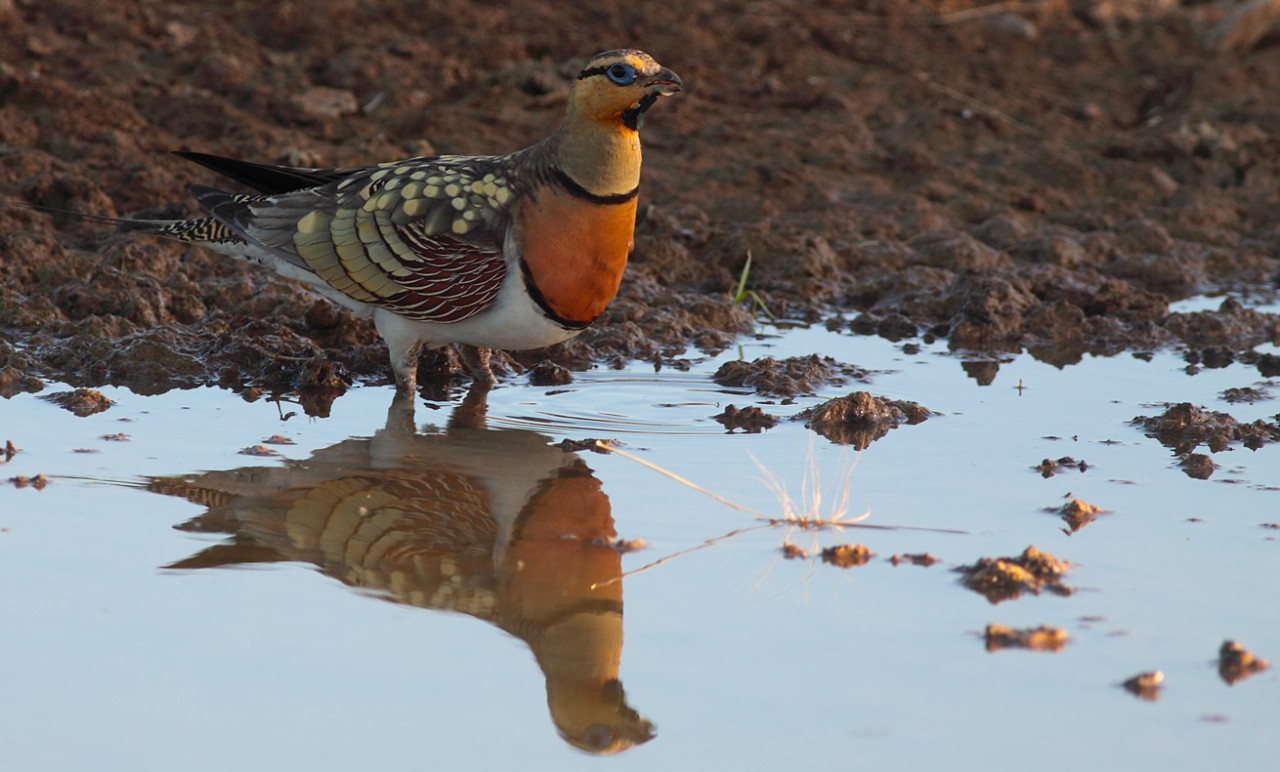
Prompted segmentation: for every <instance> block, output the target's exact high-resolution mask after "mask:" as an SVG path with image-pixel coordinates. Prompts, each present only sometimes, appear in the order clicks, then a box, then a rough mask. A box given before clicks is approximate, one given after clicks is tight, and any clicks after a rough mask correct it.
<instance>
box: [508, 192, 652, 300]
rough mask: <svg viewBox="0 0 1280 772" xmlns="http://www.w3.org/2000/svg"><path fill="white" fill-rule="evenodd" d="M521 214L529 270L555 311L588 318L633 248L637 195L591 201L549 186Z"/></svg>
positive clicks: (611, 289) (609, 294)
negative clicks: (615, 201)
mask: <svg viewBox="0 0 1280 772" xmlns="http://www.w3.org/2000/svg"><path fill="white" fill-rule="evenodd" d="M519 217H520V230H521V233H522V234H523V239H524V259H525V262H526V264H527V265H528V266H529V275H530V276H531V277H532V279H533V283H534V285H535V286H536V287H537V290H538V291H539V292H540V293H542V297H543V299H544V300H545V301H546V303H547V305H548V306H550V307H551V310H552V311H553V312H554V313H555V314H556V316H559V317H560V318H561V319H564V320H566V321H570V322H582V323H586V322H590V321H591V320H592V319H595V318H596V317H597V316H599V315H600V314H601V313H603V312H604V309H605V306H607V305H609V301H610V300H613V296H614V295H616V294H618V285H619V284H620V283H621V282H622V272H623V270H624V269H625V268H626V267H627V256H628V255H630V254H631V246H632V239H633V238H634V234H635V226H636V199H635V198H632V199H631V200H630V201H626V202H624V203H621V204H593V203H591V202H589V201H584V200H582V199H578V198H574V197H573V196H572V195H570V194H569V193H567V192H564V191H560V190H556V189H554V188H548V189H544V190H542V191H540V192H539V193H538V194H537V196H536V197H534V199H533V200H532V201H530V202H528V203H526V204H524V205H523V206H522V207H521V209H520V216H519Z"/></svg>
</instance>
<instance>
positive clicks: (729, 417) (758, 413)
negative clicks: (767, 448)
mask: <svg viewBox="0 0 1280 772" xmlns="http://www.w3.org/2000/svg"><path fill="white" fill-rule="evenodd" d="M712 418H714V419H715V420H716V421H719V422H720V423H721V424H722V425H723V426H724V428H725V430H726V431H728V432H729V433H732V432H733V431H734V430H737V429H741V430H742V431H744V432H746V433H747V434H759V433H760V432H762V431H764V430H765V429H772V428H773V427H775V426H777V425H778V417H777V416H773V415H769V414H768V413H766V412H764V410H762V409H761V408H759V407H756V406H755V405H750V406H748V407H744V408H741V409H739V408H738V407H737V406H735V405H729V406H727V407H726V408H725V409H724V410H723V411H722V412H721V413H720V414H719V415H714V416H712Z"/></svg>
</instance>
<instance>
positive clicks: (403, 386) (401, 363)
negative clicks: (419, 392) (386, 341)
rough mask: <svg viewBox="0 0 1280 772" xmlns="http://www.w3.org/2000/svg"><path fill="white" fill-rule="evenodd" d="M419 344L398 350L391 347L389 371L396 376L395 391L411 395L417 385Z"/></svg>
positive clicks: (415, 343)
mask: <svg viewBox="0 0 1280 772" xmlns="http://www.w3.org/2000/svg"><path fill="white" fill-rule="evenodd" d="M420 347H421V344H420V343H418V342H417V341H415V342H414V343H413V345H411V346H408V347H407V348H403V349H401V350H400V351H396V350H395V349H391V372H392V373H393V374H394V375H395V377H396V393H397V394H408V395H412V394H413V392H414V391H415V390H416V389H417V387H418V350H419V348H420Z"/></svg>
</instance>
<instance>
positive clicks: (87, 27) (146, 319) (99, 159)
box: [0, 0, 1280, 394]
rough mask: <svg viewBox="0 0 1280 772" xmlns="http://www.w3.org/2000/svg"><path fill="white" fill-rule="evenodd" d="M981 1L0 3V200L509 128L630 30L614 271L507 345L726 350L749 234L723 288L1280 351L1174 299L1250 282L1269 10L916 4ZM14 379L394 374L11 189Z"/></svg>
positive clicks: (927, 334) (1046, 354)
mask: <svg viewBox="0 0 1280 772" xmlns="http://www.w3.org/2000/svg"><path fill="white" fill-rule="evenodd" d="M980 4H981V3H979V2H959V1H952V0H913V1H909V2H892V3H891V2H881V1H879V0H868V2H865V3H860V4H857V10H856V11H855V10H849V4H831V3H825V2H819V3H799V2H787V1H786V0H765V1H764V2H755V3H742V2H739V1H738V0H691V1H690V2H685V3H680V4H676V5H670V4H668V5H666V6H664V7H663V9H662V11H661V12H660V13H654V12H648V11H645V10H643V9H641V8H640V7H638V6H636V5H634V4H631V3H626V2H621V1H620V0H601V1H600V2H595V3H589V4H565V3H553V2H547V1H546V0H533V1H531V2H517V3H511V4H502V5H501V6H499V5H498V4H484V3H479V4H475V3H465V2H459V0H444V1H442V2H438V3H431V4H429V5H423V4H420V3H411V2H404V1H403V0H400V1H398V2H397V1H393V0H387V1H385V2H369V3H359V4H352V3H349V2H345V1H343V0H316V2H312V3H305V4H303V3H296V2H291V1H289V0H282V2H275V3H266V4H263V3H248V2H240V1H238V0H230V1H228V0H221V1H220V2H211V1H209V0H187V1H185V2H172V3H146V4H135V3H105V4H104V3H90V2H87V0H39V1H38V2H37V1H36V0H3V1H0V194H3V195H6V196H9V197H13V198H17V199H21V200H25V201H28V202H31V203H34V204H40V205H45V206H53V207H68V208H72V209H77V210H83V211H90V212H96V213H100V214H104V215H132V216H140V217H167V216H175V215H179V214H184V213H190V212H192V211H193V209H192V207H191V205H190V203H189V202H186V201H184V194H183V192H182V190H183V186H184V185H185V184H187V183H190V182H196V183H204V184H208V183H215V184H222V182H223V181H220V180H218V181H215V180H213V179H212V178H210V176H209V175H207V174H206V173H205V172H203V171H202V170H200V169H198V168H193V167H192V166H190V165H188V164H186V163H185V162H183V161H181V160H179V159H177V158H173V157H169V156H166V155H165V151H166V150H172V149H181V148H188V149H193V150H201V151H206V152H213V153H218V154H225V155H233V156H240V157H244V158H248V159H254V160H259V161H264V162H282V163H292V164H301V165H353V164H362V163H370V162H375V161H382V160H388V159H393V158H400V157H406V156H409V155H418V154H424V153H432V152H442V153H493V152H505V151H508V150H513V149H516V148H518V147H521V146H524V145H526V144H528V143H530V142H532V141H535V140H537V139H539V138H540V137H542V136H544V135H545V134H547V133H548V132H549V131H550V130H551V129H552V128H553V127H554V125H555V124H556V123H557V122H558V120H559V118H560V113H561V110H562V107H563V95H564V92H565V89H566V85H567V83H568V78H570V77H571V76H572V74H573V73H574V72H575V71H576V69H577V68H578V67H579V66H580V65H581V63H582V62H583V61H584V60H585V58H586V57H588V56H590V55H591V54H593V53H595V52H597V51H599V50H603V49H606V48H615V47H620V46H636V47H640V48H643V49H645V50H647V51H649V52H650V53H652V54H654V55H655V56H656V57H657V58H658V59H659V60H660V61H661V62H663V63H664V64H666V65H668V66H670V67H672V68H673V69H675V70H676V71H677V72H679V73H680V74H681V76H682V77H683V78H684V80H685V83H686V85H687V89H686V93H684V94H682V95H681V96H679V97H677V98H675V99H670V100H664V102H663V103H662V104H661V105H659V106H658V107H657V108H656V109H655V110H654V111H653V114H652V115H651V117H650V118H649V120H648V122H647V124H646V126H645V143H646V145H645V147H646V161H647V163H646V168H645V182H644V189H643V193H642V195H643V204H642V216H641V218H640V222H639V224H638V228H637V234H636V251H635V256H634V260H633V265H632V266H631V268H630V269H629V271H628V276H627V279H626V280H625V282H624V286H623V291H622V294H621V296H620V297H619V298H618V299H617V300H616V301H615V302H614V304H613V305H612V306H611V308H610V309H609V311H608V312H607V313H606V315H605V317H604V318H603V319H601V320H600V321H599V322H598V323H597V324H596V325H595V326H594V327H593V328H591V329H590V330H589V331H587V332H586V333H584V334H583V335H582V336H581V337H580V338H579V339H577V340H576V341H574V342H571V343H569V344H565V345H562V346H560V347H558V348H556V349H552V350H550V351H545V352H531V353H525V354H520V355H518V356H517V357H516V361H515V362H512V363H510V364H509V370H515V369H517V368H519V367H525V366H528V365H531V364H533V363H535V362H539V361H542V360H544V359H549V360H551V361H552V362H554V363H557V364H559V365H561V366H565V367H568V368H570V369H581V368H584V367H588V366H591V365H592V364H600V363H606V364H616V363H619V362H622V361H625V360H628V359H637V358H638V359H644V360H651V361H654V362H655V363H659V364H661V363H663V362H667V361H669V360H671V359H672V358H673V357H678V356H679V355H680V353H681V352H682V351H683V350H684V349H685V347H686V346H688V345H690V344H692V345H694V346H697V347H699V348H702V349H704V350H717V349H720V348H723V347H724V346H726V345H728V344H729V343H730V342H731V341H732V340H733V338H734V336H736V335H738V334H741V333H742V332H744V331H746V330H748V329H749V328H750V325H751V322H752V316H751V311H750V310H748V309H749V308H755V306H750V307H748V306H745V305H743V306H734V305H733V304H732V303H731V302H730V299H729V295H730V292H731V291H733V290H735V289H736V280H737V278H738V276H739V274H740V273H741V269H742V268H743V266H744V264H745V261H746V259H747V255H748V253H750V254H751V255H752V256H753V258H754V260H753V266H752V271H751V274H750V278H749V282H748V288H749V289H751V290H753V291H754V292H755V293H756V295H757V297H758V298H759V299H760V300H762V301H763V302H764V303H765V304H766V305H767V307H768V309H769V310H770V311H771V312H772V313H773V314H775V315H777V316H779V317H781V318H784V319H788V320H794V321H801V322H816V321H821V320H823V319H833V318H836V315H837V314H849V315H851V316H852V317H853V318H852V321H850V322H847V323H846V322H843V321H841V322H836V325H837V326H844V325H848V326H851V328H852V329H853V330H855V331H858V332H862V333H870V334H877V335H882V336H885V337H887V338H890V339H894V340H904V339H909V338H915V337H921V338H923V339H925V340H933V339H937V338H943V337H945V338H947V339H948V342H949V345H950V346H951V347H952V348H953V349H956V350H959V351H970V350H976V351H981V352H993V351H994V352H1014V351H1020V350H1028V351H1030V352H1031V353H1032V354H1033V355H1034V356H1036V357H1038V358H1040V359H1043V360H1044V361H1047V362H1051V363H1054V364H1057V365H1066V364H1070V363H1073V362H1076V361H1079V360H1080V359H1081V357H1082V356H1083V355H1084V354H1085V353H1099V354H1114V353H1117V352H1120V351H1126V350H1150V349H1154V348H1158V347H1164V346H1178V347H1183V348H1185V349H1186V350H1187V351H1188V352H1194V353H1195V356H1196V357H1198V358H1200V359H1202V360H1205V361H1215V362H1221V361H1224V357H1229V358H1230V359H1227V360H1226V361H1231V359H1238V360H1241V361H1249V362H1256V363H1257V364H1258V367H1259V369H1260V370H1262V371H1263V372H1264V375H1265V374H1266V368H1271V369H1280V364H1277V362H1273V361H1271V360H1273V359H1276V358H1275V357H1274V355H1262V354H1258V353H1255V352H1252V351H1251V349H1252V348H1253V347H1254V346H1256V345H1258V344H1261V343H1264V342H1272V343H1280V321H1278V320H1277V318H1276V316H1274V315H1268V314H1262V313H1258V312H1256V311H1254V310H1251V309H1249V308H1247V307H1244V306H1242V305H1241V303H1239V302H1237V301H1236V300H1230V299H1229V300H1226V301H1224V302H1223V304H1222V306H1221V308H1219V309H1218V310H1215V311H1206V312H1199V313H1170V312H1169V303H1170V301H1172V300H1176V299H1179V298H1184V297H1187V296H1189V295H1193V294H1197V293H1202V292H1206V291H1215V290H1229V291H1232V292H1234V293H1236V294H1237V295H1238V296H1240V297H1246V296H1247V297H1256V296H1259V295H1262V296H1264V297H1265V296H1268V294H1272V295H1273V294H1274V292H1275V288H1276V281H1277V274H1278V273H1280V258H1278V254H1280V227H1278V226H1277V220H1278V218H1277V214H1276V213H1277V212H1280V143H1277V142H1276V140H1275V137H1277V136H1280V101H1277V100H1276V99H1275V98H1274V97H1275V94H1277V93H1280V56H1277V55H1276V53H1277V49H1278V48H1280V35H1277V34H1276V33H1274V32H1271V33H1268V32H1267V30H1266V28H1265V27H1260V28H1258V29H1245V28H1239V27H1238V28H1235V29H1228V30H1225V31H1223V30H1215V28H1214V25H1215V24H1217V23H1218V22H1219V21H1220V20H1221V19H1222V11H1221V10H1219V9H1218V8H1217V7H1216V6H1215V5H1211V4H1208V3H1203V2H1199V1H1198V0H1185V2H1176V1H1175V2H1146V1H1143V0H1128V1H1109V2H1089V1H1088V0H1057V1H1056V2H1048V3H1035V4H1028V7H1027V8H1025V9H1020V10H1021V12H1020V13H1018V14H1012V13H1006V14H1003V15H992V14H975V15H966V16H961V15H940V14H953V13H954V12H956V11H961V10H964V9H966V8H971V7H974V6H977V5H980ZM1206 40H1207V41H1210V42H1212V43H1214V44H1215V45H1205V41H1206ZM753 302H754V301H753ZM839 318H841V319H843V318H846V317H839ZM908 345H911V344H908ZM1268 357H1270V359H1268ZM441 361H442V360H439V359H424V363H425V364H424V368H427V367H430V366H436V365H438V364H440V362H441ZM443 361H447V359H446V360H443ZM993 364H994V363H993ZM984 372H985V371H984ZM991 374H993V373H988V374H987V375H991ZM424 377H425V373H424ZM37 379H55V380H59V381H63V382H66V383H69V384H72V385H74V386H83V387H93V386H97V385H101V384H122V385H127V386H129V387H131V388H134V389H137V390H139V391H142V392H145V393H151V392H156V391H161V390H164V389H169V388H175V387H192V386H196V385H201V384H217V385H221V386H224V387H229V388H233V389H246V390H248V389H264V390H277V389H298V388H302V387H307V386H314V387H319V388H322V389H338V390H340V389H341V388H342V387H343V386H344V385H345V383H346V382H347V381H349V380H360V381H365V382H386V381H387V380H388V379H389V369H388V367H387V364H386V354H385V351H384V350H383V347H382V344H381V342H380V341H379V340H378V337H377V335H376V334H375V333H374V331H373V330H372V328H371V327H370V326H369V325H367V324H365V323H362V322H356V321H355V320H353V319H352V318H351V317H350V316H349V315H348V314H346V313H345V312H343V311H339V310H335V309H334V308H332V307H330V306H328V305H326V304H317V303H316V302H315V300H314V299H313V298H312V297H311V296H310V295H308V294H307V293H306V292H305V291H303V290H301V289H300V288H298V287H296V286H294V285H292V284H290V283H288V282H286V281H283V280H279V279H277V278H275V277H273V276H268V275H265V274H263V273H261V272H258V271H255V270H252V269H251V267H249V266H244V265H240V264H237V263H235V262H232V261H229V260H226V259H225V258H222V257H219V256H217V255H212V254H206V253H204V252H201V251H198V250H192V249H187V248H184V247H182V246H180V245H177V244H172V243H163V242H160V241H158V240H156V239H151V238H136V237H127V236H121V235H114V234H112V233H111V230H110V228H109V226H103V225H99V224H94V223H87V222H82V221H76V220H71V219H67V218H65V217H61V216H49V215H45V214H39V213H34V212H31V211H27V210H22V209H16V208H12V207H6V208H3V209H0V393H4V394H12V393H15V392H17V391H23V390H36V389H38V388H40V387H41V384H40V381H39V380H37Z"/></svg>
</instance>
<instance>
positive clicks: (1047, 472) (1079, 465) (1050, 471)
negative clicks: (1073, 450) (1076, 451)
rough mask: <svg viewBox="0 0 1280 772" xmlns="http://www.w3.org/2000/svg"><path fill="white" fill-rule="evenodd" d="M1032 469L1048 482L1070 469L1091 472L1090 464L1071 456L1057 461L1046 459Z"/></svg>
mask: <svg viewBox="0 0 1280 772" xmlns="http://www.w3.org/2000/svg"><path fill="white" fill-rule="evenodd" d="M1031 468H1032V469H1034V470H1036V471H1037V472H1039V473H1040V476H1041V477H1043V478H1044V479H1046V480H1047V479H1049V478H1050V477H1053V476H1054V475H1055V474H1059V473H1061V472H1065V471H1066V470H1068V469H1074V470H1076V471H1079V472H1087V471H1088V470H1089V464H1088V463H1087V462H1086V461H1084V460H1083V459H1081V460H1080V461H1076V460H1075V459H1074V458H1072V457H1071V456H1063V457H1062V458H1059V459H1057V460H1056V461H1055V460H1054V459H1051V458H1046V459H1044V460H1043V461H1041V462H1040V463H1039V464H1036V465H1035V466H1033V467H1031Z"/></svg>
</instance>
